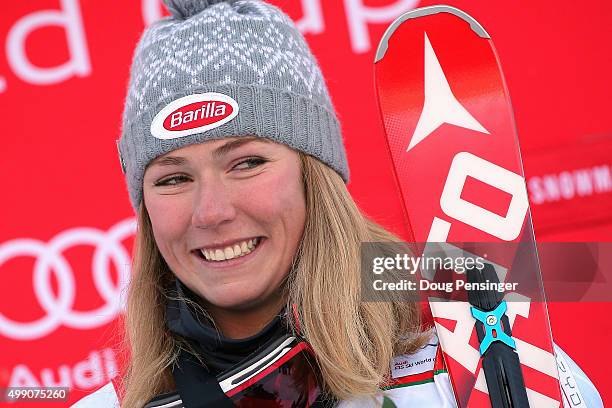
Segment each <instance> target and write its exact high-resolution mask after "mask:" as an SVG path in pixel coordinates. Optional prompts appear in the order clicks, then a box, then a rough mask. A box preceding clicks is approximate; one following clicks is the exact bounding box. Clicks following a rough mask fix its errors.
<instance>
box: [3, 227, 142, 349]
mask: <svg viewBox="0 0 612 408" xmlns="http://www.w3.org/2000/svg"><path fill="white" fill-rule="evenodd" d="M135 231H136V221H135V219H134V218H129V219H126V220H123V221H121V222H119V223H117V224H116V225H114V226H113V227H112V228H110V229H109V230H108V231H101V230H98V229H95V228H85V227H83V228H73V229H70V230H67V231H64V232H62V233H60V234H59V235H57V236H56V237H54V238H53V239H51V240H50V241H49V242H46V243H45V242H42V241H38V240H35V239H15V240H12V241H8V242H5V243H3V244H1V245H0V267H1V266H2V265H3V264H4V263H5V262H7V261H8V260H10V259H12V258H17V257H23V256H26V257H27V256H30V257H33V258H35V259H36V261H35V263H34V273H33V289H34V295H35V297H36V300H37V301H38V303H39V304H40V306H41V307H42V308H43V310H44V311H45V312H46V315H45V316H43V317H41V318H40V319H37V320H34V321H31V322H18V321H14V320H11V319H9V318H7V317H6V316H5V315H4V314H2V313H0V334H1V335H2V336H5V337H9V338H12V339H15V340H34V339H38V338H41V337H44V336H47V335H48V334H50V333H51V332H53V331H54V330H56V329H57V328H58V327H59V326H61V325H64V326H66V327H71V328H74V329H81V330H86V329H93V328H96V327H100V326H102V325H105V324H107V323H109V322H111V321H112V320H114V319H115V318H116V317H117V315H118V314H119V313H121V312H122V311H123V309H124V305H125V298H124V294H125V290H126V288H127V284H128V282H129V278H130V263H131V262H130V255H129V253H128V251H127V250H126V248H125V247H124V246H123V245H122V244H121V242H122V241H123V240H124V239H126V238H128V237H130V236H131V235H133V234H134V232H135ZM78 245H91V246H93V247H95V251H94V254H93V259H92V265H91V273H92V275H93V282H94V285H95V287H96V290H97V291H98V293H99V294H100V297H101V298H102V299H103V300H104V302H105V304H104V305H102V306H100V307H99V308H97V309H94V310H89V311H81V310H74V309H73V306H74V301H75V297H76V285H75V273H74V271H73V269H72V267H71V266H70V264H69V263H68V261H67V260H66V258H65V257H64V256H63V255H62V254H63V252H64V251H65V250H66V249H68V248H70V247H73V246H78ZM111 263H112V264H113V265H114V266H115V270H116V271H117V274H118V284H117V286H115V285H114V283H113V281H112V277H111V273H110V272H111V268H110V265H111ZM51 273H53V274H54V275H55V278H56V280H57V284H58V294H57V297H56V296H55V294H54V293H53V291H52V288H51V282H50V276H51Z"/></svg>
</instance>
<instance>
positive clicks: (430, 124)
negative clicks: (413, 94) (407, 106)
mask: <svg viewBox="0 0 612 408" xmlns="http://www.w3.org/2000/svg"><path fill="white" fill-rule="evenodd" d="M444 123H448V124H451V125H455V126H460V127H463V128H466V129H471V130H475V131H477V132H482V133H487V134H489V131H487V129H485V128H484V127H483V126H482V125H481V124H480V123H479V122H478V121H477V120H476V119H475V118H474V117H473V116H472V115H471V114H470V112H468V111H467V109H465V108H464V107H463V105H461V103H460V102H459V101H458V100H457V98H455V95H453V91H451V88H450V85H449V84H448V80H447V79H446V76H445V75H444V71H443V70H442V66H441V65H440V61H438V57H437V56H436V53H435V52H434V49H433V47H432V46H431V42H430V41H429V37H427V34H425V103H424V106H423V111H422V112H421V117H420V118H419V121H418V123H417V126H416V129H415V130H414V134H413V135H412V139H410V145H409V146H408V149H406V151H409V150H410V149H412V148H413V147H414V146H416V145H417V144H418V143H419V142H421V141H423V139H425V138H426V137H427V136H429V135H430V134H431V133H432V132H433V131H434V130H436V129H437V128H439V127H440V126H441V125H442V124H444Z"/></svg>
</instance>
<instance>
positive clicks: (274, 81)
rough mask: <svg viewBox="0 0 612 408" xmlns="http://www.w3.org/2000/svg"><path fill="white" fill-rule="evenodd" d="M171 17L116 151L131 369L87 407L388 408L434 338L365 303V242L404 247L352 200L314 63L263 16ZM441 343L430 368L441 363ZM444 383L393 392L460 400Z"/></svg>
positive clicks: (269, 9)
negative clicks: (126, 197) (122, 179)
mask: <svg viewBox="0 0 612 408" xmlns="http://www.w3.org/2000/svg"><path fill="white" fill-rule="evenodd" d="M165 2H166V5H167V6H168V8H169V10H170V11H171V13H172V15H171V16H170V17H168V18H165V19H162V20H161V21H159V22H157V23H154V24H152V25H151V26H149V27H148V28H147V30H146V31H145V33H144V34H143V36H142V38H141V40H140V42H139V44H138V46H137V48H136V51H135V55H134V59H133V63H132V67H131V78H130V85H129V89H128V94H127V98H126V103H125V110H124V114H123V131H122V136H121V139H120V140H119V142H118V147H119V152H120V158H121V163H122V166H123V170H124V172H125V175H126V181H127V187H128V191H129V194H130V199H131V203H132V205H133V207H134V210H135V211H136V212H137V214H138V230H137V236H136V242H135V248H134V261H133V268H132V270H133V276H132V280H131V282H130V287H129V293H128V304H127V309H126V314H125V321H126V334H127V339H128V343H129V355H130V358H129V364H128V369H127V372H126V373H125V375H123V376H121V377H120V379H119V381H117V386H116V387H115V386H110V387H105V388H104V389H102V390H100V392H98V393H94V394H92V395H91V396H90V397H88V398H86V399H85V400H83V401H82V402H80V403H79V404H80V405H78V406H79V407H86V406H88V405H87V404H90V406H96V407H99V406H105V405H106V406H108V405H112V404H115V405H118V404H119V401H121V405H122V406H124V407H129V408H132V407H134V408H141V407H143V406H146V407H161V406H164V407H182V406H186V407H207V406H215V407H216V408H217V407H224V406H243V407H265V406H274V407H277V406H291V407H332V406H363V407H365V406H379V405H381V404H382V403H383V392H382V391H381V390H382V389H383V388H384V387H389V386H392V385H393V384H394V381H396V380H397V378H396V377H397V376H396V375H392V374H393V373H392V370H391V369H392V368H393V365H392V362H393V358H394V356H398V355H404V356H403V357H402V361H406V360H407V359H408V360H409V359H410V358H409V357H406V355H409V354H411V353H415V352H416V351H417V350H420V348H421V347H425V345H426V343H427V342H428V340H430V337H429V333H423V331H422V328H421V324H420V319H419V316H420V315H419V311H418V308H417V306H416V305H415V304H413V303H409V302H402V301H400V300H399V299H395V298H393V297H392V296H395V295H393V294H388V293H382V294H380V299H378V300H379V301H376V302H362V301H361V275H360V266H361V265H360V261H361V260H360V247H361V243H362V242H366V241H369V242H372V241H398V239H397V238H396V237H395V236H393V235H392V234H391V233H389V232H387V231H386V230H384V229H383V228H381V227H380V226H378V225H376V224H375V223H373V222H372V221H370V220H368V219H367V218H366V217H365V216H364V215H363V214H362V213H361V212H360V211H359V209H358V208H357V206H356V205H355V202H354V201H353V199H352V198H351V196H350V194H349V192H348V190H347V188H346V182H348V179H349V171H348V165H347V160H346V155H345V150H344V145H343V141H342V135H341V131H340V125H339V123H338V120H337V118H336V114H335V111H334V107H333V104H332V102H331V100H330V97H329V94H328V91H327V87H326V85H325V81H324V80H323V76H322V74H321V71H320V69H319V66H318V65H317V63H316V60H315V58H314V56H313V55H312V54H311V52H310V50H309V48H308V46H307V44H306V42H305V40H304V38H303V37H302V35H301V34H300V33H299V31H298V30H297V29H296V27H295V26H294V24H293V22H292V21H291V20H290V19H289V18H288V17H287V16H286V15H285V14H284V13H282V12H281V11H280V10H279V9H277V8H276V7H273V6H271V5H269V4H266V3H264V2H261V1H257V0H241V1H231V0H230V1H219V0H216V1H215V0H166V1H165ZM432 341H433V343H431V344H430V345H429V346H427V347H425V348H424V349H422V350H420V351H419V353H417V354H418V355H419V356H420V357H419V358H421V357H422V355H423V353H425V354H427V355H428V357H427V358H428V359H429V361H434V357H435V354H436V350H437V346H436V344H435V341H434V340H433V339H432ZM430 371H431V372H432V373H433V370H430ZM438 371H439V374H440V376H439V378H442V377H444V372H443V370H438ZM432 376H433V374H432ZM392 377H393V378H392ZM400 377H405V376H400ZM435 381H436V383H435V384H437V385H435V386H433V384H434V379H433V377H432V379H431V381H430V382H431V385H428V386H427V387H429V388H426V389H423V388H418V387H417V388H414V390H415V391H412V390H409V389H408V388H406V387H404V386H402V388H401V390H400V391H396V392H400V395H399V396H398V395H395V397H393V396H392V395H391V394H389V395H391V398H392V399H393V398H395V401H396V402H398V403H399V402H402V401H403V402H406V401H409V400H411V399H413V398H414V395H417V394H418V395H420V396H421V399H420V400H419V401H422V397H423V395H426V394H427V393H430V394H432V396H430V397H427V398H426V399H427V400H428V401H429V402H431V403H432V404H434V405H435V404H437V403H438V402H443V401H446V399H445V398H446V397H445V396H440V395H438V394H439V391H438V390H446V391H448V390H449V389H450V385H449V383H448V381H447V380H446V382H444V381H443V382H442V383H439V380H438V379H436V380H435ZM404 383H405V381H404ZM399 389H400V388H398V390H399ZM434 390H435V391H434ZM415 392H416V393H417V394H415ZM448 392H449V393H450V391H448ZM387 394H388V393H387V392H386V394H385V395H387ZM104 398H107V399H106V400H105V399H104ZM103 401H105V402H103ZM109 401H110V402H109ZM390 401H391V400H389V401H387V404H389V403H391V402H390ZM418 406H426V405H423V404H422V403H418Z"/></svg>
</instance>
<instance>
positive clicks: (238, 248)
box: [143, 138, 305, 338]
mask: <svg viewBox="0 0 612 408" xmlns="http://www.w3.org/2000/svg"><path fill="white" fill-rule="evenodd" d="M264 140H265V139H260V138H240V139H232V138H229V139H221V140H215V141H209V142H205V143H202V144H195V145H191V146H187V147H183V148H181V149H178V150H175V151H173V152H171V153H169V154H168V155H165V156H161V157H160V158H159V159H158V160H155V161H153V162H152V164H151V165H150V166H149V167H148V168H147V170H146V171H145V176H144V188H143V192H144V203H145V207H146V210H147V212H148V215H149V217H150V220H151V224H152V229H153V235H154V237H155V242H156V243H157V247H158V248H159V251H160V252H161V254H162V256H163V258H164V259H165V261H166V263H167V264H168V266H169V267H170V269H171V270H172V271H174V273H175V274H176V276H177V278H178V279H179V280H180V281H181V282H182V283H184V284H185V285H186V286H187V287H188V288H190V289H191V290H192V291H193V292H194V293H196V294H197V295H198V296H200V297H201V299H203V300H204V302H205V305H206V310H208V312H209V313H210V314H211V316H212V318H213V319H212V320H213V321H214V322H215V323H216V324H217V326H218V327H219V328H220V329H221V331H222V333H224V334H225V335H226V336H228V337H232V338H244V337H248V336H251V335H253V334H255V333H257V332H258V331H259V330H260V329H261V328H263V327H264V326H265V325H266V323H268V322H269V321H270V320H271V319H272V317H273V316H274V315H275V314H276V313H277V312H278V310H279V309H280V306H281V304H282V302H283V297H282V296H281V293H280V292H279V291H278V288H279V287H280V285H281V282H282V281H283V280H284V279H285V278H286V275H287V272H288V271H289V270H290V268H291V262H292V260H293V255H294V254H295V252H296V250H297V247H298V245H299V242H300V239H301V236H302V233H303V229H304V220H305V199H304V189H303V187H302V182H301V171H300V160H299V156H298V153H297V152H296V151H294V150H292V149H290V148H289V147H287V146H285V145H282V144H278V143H270V142H264ZM170 154H171V155H172V156H169V155H170ZM170 157H172V158H173V161H174V163H175V164H170V165H169V164H167V162H165V161H164V160H165V159H168V158H170ZM162 163H164V164H162ZM238 317H239V319H238V321H239V322H240V324H238V325H236V324H235V322H236V319H237V318H238Z"/></svg>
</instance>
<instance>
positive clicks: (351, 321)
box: [121, 153, 427, 408]
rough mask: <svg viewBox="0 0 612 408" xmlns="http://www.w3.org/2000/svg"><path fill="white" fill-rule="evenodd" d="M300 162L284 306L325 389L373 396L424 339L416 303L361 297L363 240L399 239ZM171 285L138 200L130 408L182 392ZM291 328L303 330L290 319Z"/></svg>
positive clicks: (321, 167) (333, 176)
mask: <svg viewBox="0 0 612 408" xmlns="http://www.w3.org/2000/svg"><path fill="white" fill-rule="evenodd" d="M300 161H301V166H302V181H303V184H304V191H305V197H306V223H305V226H304V233H303V236H302V240H301V243H300V245H299V248H298V250H297V253H296V254H295V256H294V263H293V267H292V268H291V271H290V273H289V276H288V279H287V293H288V296H287V307H288V309H287V310H292V307H293V305H295V306H296V309H297V310H298V311H299V326H300V327H299V331H300V333H301V334H302V335H303V336H304V337H305V338H306V339H307V341H308V342H309V343H310V345H311V346H312V349H313V350H314V352H315V355H316V357H317V362H318V364H319V368H320V371H321V378H322V379H323V383H324V384H323V385H324V388H325V390H326V391H327V392H329V393H331V394H333V395H334V396H335V397H336V398H338V399H347V398H353V397H360V396H371V395H374V394H376V393H377V391H378V390H379V387H380V386H381V385H384V384H385V383H386V382H387V381H388V379H389V377H388V376H389V367H390V363H391V360H392V358H393V356H394V355H397V354H403V353H412V352H414V351H416V350H417V349H418V348H419V347H421V346H422V345H423V344H424V343H425V342H426V339H427V335H426V334H425V333H424V332H423V330H422V328H421V320H420V312H419V309H418V307H417V305H416V304H414V303H411V302H404V301H401V300H393V299H391V300H390V299H389V298H384V299H383V298H382V297H381V299H380V300H381V301H376V302H363V301H361V269H360V247H361V243H362V242H391V241H393V242H398V241H400V240H399V238H397V237H396V236H395V235H393V234H392V233H390V232H388V231H387V230H385V229H384V228H383V227H381V226H379V225H378V224H376V223H375V222H373V221H371V220H369V219H368V218H367V217H366V216H364V215H363V214H362V213H361V212H360V211H359V209H358V208H357V206H356V204H355V202H354V201H353V199H352V197H351V195H350V194H349V192H348V190H347V188H346V185H345V184H344V181H343V180H342V178H341V177H340V176H339V175H338V174H337V173H336V172H335V171H334V170H332V169H331V168H330V167H328V166H327V165H325V164H323V163H321V162H320V161H318V160H317V159H315V158H313V157H311V156H308V155H305V154H302V153H300ZM173 284H174V275H173V274H172V272H171V271H170V270H169V268H168V266H167V265H166V263H165V262H164V260H163V258H162V256H161V254H160V253H159V250H158V249H157V246H156V244H155V240H154V238H153V233H152V228H151V222H150V220H149V217H148V214H147V212H146V209H145V206H144V205H141V208H140V211H139V214H138V231H137V235H136V241H135V247H134V261H133V276H132V281H131V283H130V288H129V292H128V298H127V309H126V313H125V326H126V327H125V329H126V335H127V343H128V345H129V357H128V358H129V364H128V366H127V372H126V373H125V376H124V377H123V381H122V387H121V388H122V390H121V394H122V400H123V401H122V405H123V406H124V407H126V408H140V407H142V406H143V405H145V404H146V403H147V402H148V401H149V400H150V399H151V398H153V397H154V396H155V395H157V394H160V393H164V392H169V391H173V390H174V389H175V385H174V380H173V378H172V373H171V367H172V365H173V364H174V363H175V361H176V359H177V356H178V352H179V350H180V348H181V347H184V346H185V342H183V341H181V339H177V338H176V336H173V335H172V334H171V333H169V331H168V330H167V328H166V320H165V306H166V301H167V296H168V289H169V288H170V287H171V286H173ZM381 296H382V295H381ZM288 324H290V325H292V326H293V327H292V329H294V330H296V329H297V328H296V327H294V325H295V321H294V320H293V319H290V321H289V322H288Z"/></svg>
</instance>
